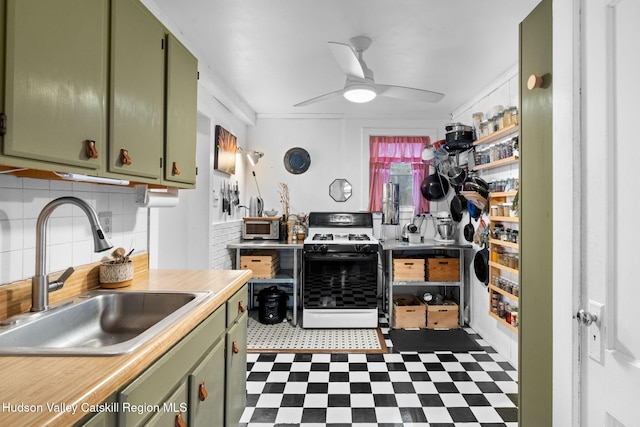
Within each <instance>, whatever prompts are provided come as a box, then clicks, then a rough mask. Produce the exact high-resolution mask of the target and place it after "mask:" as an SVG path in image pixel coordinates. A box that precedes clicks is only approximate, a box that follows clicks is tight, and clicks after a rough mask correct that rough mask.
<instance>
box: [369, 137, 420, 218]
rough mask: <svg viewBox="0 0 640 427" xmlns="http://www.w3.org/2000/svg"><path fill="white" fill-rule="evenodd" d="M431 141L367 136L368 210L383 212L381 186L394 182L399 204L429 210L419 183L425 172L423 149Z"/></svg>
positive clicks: (418, 209) (417, 211) (417, 210)
mask: <svg viewBox="0 0 640 427" xmlns="http://www.w3.org/2000/svg"><path fill="white" fill-rule="evenodd" d="M430 143H431V140H430V138H429V137H428V136H371V137H369V153H370V158H369V211H371V212H380V211H382V185H383V184H385V183H387V182H396V183H398V184H400V204H401V205H403V206H412V207H413V208H414V209H415V211H414V212H415V213H424V212H429V202H428V201H427V200H426V199H425V198H424V197H422V194H421V192H420V185H421V184H422V181H423V179H424V177H425V176H426V174H427V173H428V165H427V164H425V163H423V161H422V151H423V150H424V147H425V146H427V145H429V144H430Z"/></svg>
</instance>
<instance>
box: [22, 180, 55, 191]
mask: <svg viewBox="0 0 640 427" xmlns="http://www.w3.org/2000/svg"><path fill="white" fill-rule="evenodd" d="M22 188H24V189H27V188H28V189H32V190H48V189H50V188H51V184H50V181H47V180H45V179H33V178H22Z"/></svg>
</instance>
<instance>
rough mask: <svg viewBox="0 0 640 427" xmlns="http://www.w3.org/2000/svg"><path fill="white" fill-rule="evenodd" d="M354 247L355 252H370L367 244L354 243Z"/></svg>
mask: <svg viewBox="0 0 640 427" xmlns="http://www.w3.org/2000/svg"><path fill="white" fill-rule="evenodd" d="M354 248H355V250H356V252H363V253H365V254H368V253H369V252H371V248H370V247H369V245H355V247H354Z"/></svg>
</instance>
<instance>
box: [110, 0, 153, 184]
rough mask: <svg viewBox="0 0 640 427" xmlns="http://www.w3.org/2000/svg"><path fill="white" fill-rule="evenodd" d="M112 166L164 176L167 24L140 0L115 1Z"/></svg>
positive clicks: (143, 175)
mask: <svg viewBox="0 0 640 427" xmlns="http://www.w3.org/2000/svg"><path fill="white" fill-rule="evenodd" d="M110 124H111V127H110V130H111V132H110V139H109V171H110V172H116V173H118V174H126V175H132V176H135V177H139V178H146V180H145V181H146V182H156V181H158V182H159V181H160V175H161V173H160V172H161V162H162V147H163V143H164V138H163V133H164V125H163V124H164V28H163V27H162V25H160V23H159V22H158V21H157V20H156V18H155V17H154V16H153V15H151V13H150V12H149V11H148V10H147V9H146V8H145V7H144V6H143V5H142V4H141V3H140V2H139V1H137V0H112V20H111V123H110Z"/></svg>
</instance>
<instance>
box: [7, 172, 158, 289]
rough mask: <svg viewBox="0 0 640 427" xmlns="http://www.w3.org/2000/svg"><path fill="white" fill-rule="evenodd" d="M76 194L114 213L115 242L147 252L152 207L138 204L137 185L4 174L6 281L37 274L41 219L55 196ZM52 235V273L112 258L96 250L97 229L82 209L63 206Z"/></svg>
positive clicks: (55, 215) (50, 230) (57, 212)
mask: <svg viewBox="0 0 640 427" xmlns="http://www.w3.org/2000/svg"><path fill="white" fill-rule="evenodd" d="M62 196H75V197H78V198H80V199H82V200H84V201H85V202H87V203H89V204H90V205H91V206H92V207H93V208H94V209H95V210H96V212H106V211H109V212H111V213H112V221H113V225H112V235H111V237H110V240H111V243H113V245H114V247H119V246H122V247H124V248H125V249H126V250H129V248H134V249H135V252H136V253H139V252H146V251H147V210H146V209H142V208H138V207H137V206H136V205H135V203H134V201H135V195H134V192H133V189H132V188H129V187H117V186H111V185H97V184H87V183H72V182H68V181H49V180H44V179H31V178H17V177H14V176H10V175H6V174H0V284H4V283H10V282H15V281H17V280H23V279H28V278H30V277H31V276H33V275H34V273H35V257H36V255H35V246H36V220H37V218H38V215H39V214H40V211H41V210H42V208H43V207H44V206H45V205H46V204H47V203H49V202H50V201H51V200H53V199H56V198H58V197H62ZM47 229H48V232H47V233H48V234H47V236H48V237H47V272H52V271H60V270H64V269H66V268H67V267H71V266H79V265H84V264H90V263H93V262H97V261H100V260H101V259H102V257H104V256H110V255H111V251H108V252H103V253H98V254H96V253H94V252H93V237H92V235H91V227H90V224H89V221H88V219H87V217H86V215H85V214H84V213H83V212H82V210H81V209H80V208H78V207H76V206H73V205H64V206H61V207H58V208H57V209H56V210H55V211H54V212H53V213H52V215H51V218H50V220H49V224H48V227H47Z"/></svg>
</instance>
